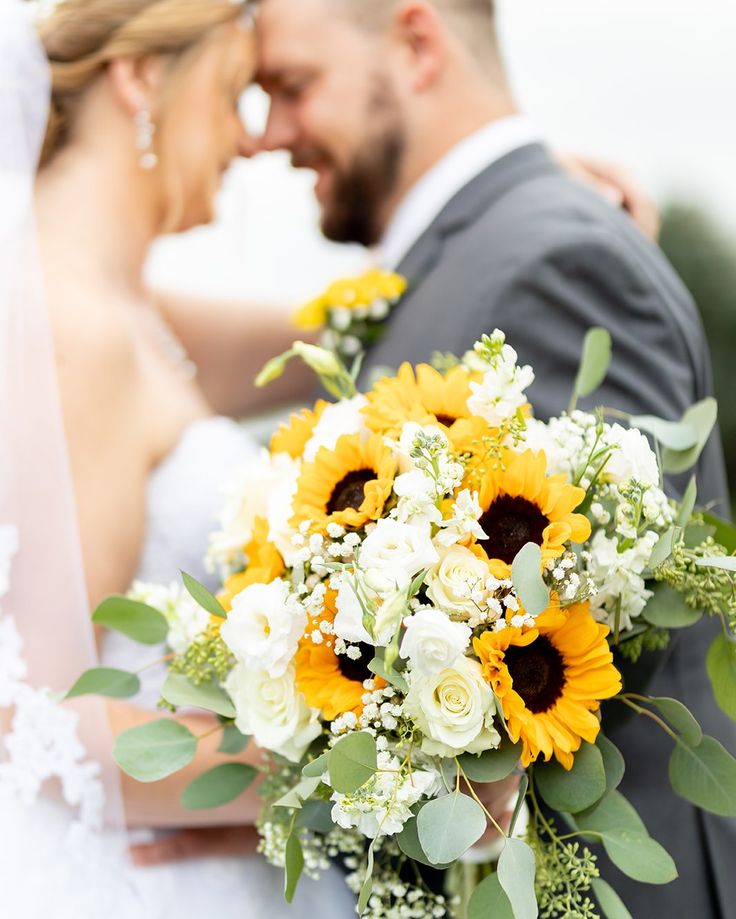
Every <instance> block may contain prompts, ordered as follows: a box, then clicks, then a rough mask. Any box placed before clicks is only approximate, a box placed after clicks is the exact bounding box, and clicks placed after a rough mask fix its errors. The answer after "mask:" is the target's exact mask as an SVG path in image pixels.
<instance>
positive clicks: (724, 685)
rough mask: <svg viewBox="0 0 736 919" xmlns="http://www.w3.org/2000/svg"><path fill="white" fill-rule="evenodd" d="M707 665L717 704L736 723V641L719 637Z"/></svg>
mask: <svg viewBox="0 0 736 919" xmlns="http://www.w3.org/2000/svg"><path fill="white" fill-rule="evenodd" d="M706 664H707V667H708V677H709V678H710V683H711V686H712V688H713V695H714V696H715V699H716V702H717V703H718V704H719V705H720V707H721V708H722V709H723V711H724V712H725V713H726V714H727V715H728V717H729V718H733V720H734V721H736V641H734V640H733V638H730V637H729V636H728V635H724V634H723V633H721V634H720V635H718V637H717V638H716V639H715V641H714V642H713V644H712V645H711V646H710V650H709V651H708V657H707V660H706Z"/></svg>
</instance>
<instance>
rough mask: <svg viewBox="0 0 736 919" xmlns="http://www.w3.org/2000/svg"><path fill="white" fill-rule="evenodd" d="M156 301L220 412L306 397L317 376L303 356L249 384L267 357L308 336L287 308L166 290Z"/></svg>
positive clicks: (248, 411) (238, 412)
mask: <svg viewBox="0 0 736 919" xmlns="http://www.w3.org/2000/svg"><path fill="white" fill-rule="evenodd" d="M156 301H157V304H158V306H159V309H160V310H161V312H162V314H163V315H164V317H165V319H166V321H167V322H168V324H169V325H170V326H171V328H172V330H173V331H174V333H175V334H176V336H177V338H179V340H180V341H181V343H182V345H183V346H184V348H185V350H186V351H187V353H188V355H189V357H190V358H191V359H192V360H193V361H194V363H195V364H196V365H197V369H198V381H199V384H200V386H201V387H202V390H203V391H204V394H205V396H206V397H207V400H208V401H209V403H210V405H211V406H212V408H213V409H214V411H215V412H217V413H218V414H223V415H231V416H232V417H234V418H242V417H244V416H246V415H252V414H257V413H258V412H264V411H268V410H270V409H273V408H277V407H279V406H282V405H288V404H291V403H294V402H300V401H308V400H309V398H310V395H311V393H312V392H313V391H314V389H315V378H314V374H313V373H312V372H311V371H309V370H308V369H307V368H306V367H305V366H304V365H303V364H302V362H301V361H292V362H291V363H290V364H289V366H288V367H287V369H286V372H285V373H284V375H283V377H281V379H280V380H277V381H276V382H274V383H271V384H269V385H268V386H266V387H265V388H264V389H256V388H255V386H254V385H253V380H254V379H255V377H256V375H257V374H258V373H259V371H260V370H261V369H262V368H263V365H264V364H265V363H266V361H268V360H269V359H270V358H272V357H275V356H276V355H277V354H281V353H282V352H283V351H286V350H287V349H288V348H290V347H291V344H292V342H293V341H294V340H295V339H303V340H306V341H309V340H310V335H309V333H304V332H303V331H301V330H300V329H297V328H296V327H295V326H294V325H293V324H292V322H291V319H290V313H289V312H288V311H285V310H284V309H283V308H279V307H274V306H271V307H266V306H258V305H256V304H245V303H237V302H233V301H223V300H205V299H203V298H197V297H186V296H183V295H179V294H166V293H157V294H156Z"/></svg>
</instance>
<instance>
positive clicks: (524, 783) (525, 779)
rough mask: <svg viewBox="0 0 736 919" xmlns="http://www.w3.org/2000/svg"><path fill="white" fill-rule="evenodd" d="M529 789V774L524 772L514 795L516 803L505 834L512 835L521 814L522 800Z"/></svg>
mask: <svg viewBox="0 0 736 919" xmlns="http://www.w3.org/2000/svg"><path fill="white" fill-rule="evenodd" d="M528 790H529V776H528V775H527V773H526V772H525V773H524V774H523V775H522V777H521V779H520V780H519V790H518V792H517V795H516V804H515V806H514V812H513V814H512V815H511V823H509V830H508V833H507V835H508V836H513V835H514V830H515V829H516V822H517V820H518V819H519V817H520V816H521V809H522V808H523V806H524V800H525V798H526V793H527V791H528Z"/></svg>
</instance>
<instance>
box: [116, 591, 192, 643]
mask: <svg viewBox="0 0 736 919" xmlns="http://www.w3.org/2000/svg"><path fill="white" fill-rule="evenodd" d="M128 596H129V597H130V599H131V600H136V601H137V602H138V603H145V604H146V605H147V606H151V607H153V609H157V610H158V611H159V612H160V613H161V614H162V616H163V617H164V619H165V620H166V622H167V623H168V626H169V634H168V636H167V638H166V644H167V645H168V646H169V647H170V648H171V650H172V651H174V652H176V654H184V652H185V651H186V650H187V648H188V647H189V646H190V645H191V644H192V642H193V641H194V640H195V638H198V637H199V636H200V635H201V634H202V633H203V632H204V631H205V630H206V629H207V627H208V625H209V624H210V614H209V613H208V612H207V611H206V610H204V609H202V607H201V606H200V605H199V603H197V601H196V600H195V599H194V598H193V597H192V596H191V594H190V593H189V591H188V590H186V589H185V588H184V586H183V585H182V584H177V583H176V582H173V583H171V584H170V585H169V586H168V587H166V586H165V585H163V584H144V583H143V582H142V581H135V582H134V583H133V586H132V587H131V589H130V591H129V593H128Z"/></svg>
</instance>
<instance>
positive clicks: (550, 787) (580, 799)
mask: <svg viewBox="0 0 736 919" xmlns="http://www.w3.org/2000/svg"><path fill="white" fill-rule="evenodd" d="M534 782H535V784H536V786H537V788H538V789H539V793H540V794H541V796H542V797H543V798H544V800H545V801H546V802H547V804H548V805H549V807H551V808H552V810H556V811H563V812H564V813H568V814H577V813H578V812H580V811H583V810H586V809H588V808H590V807H592V806H593V805H594V804H595V803H596V801H599V800H600V799H601V798H602V797H603V795H604V794H605V793H606V770H605V768H604V765H603V756H602V754H601V751H600V750H599V749H598V747H597V746H595V745H594V744H590V743H583V744H582V745H581V747H580V749H579V750H578V751H577V753H576V754H575V756H574V759H573V764H572V769H570V770H567V769H565V768H564V767H563V766H562V765H561V764H560V763H558V762H557V761H556V760H553V761H552V762H549V763H540V764H538V765H536V766H535V767H534Z"/></svg>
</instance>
